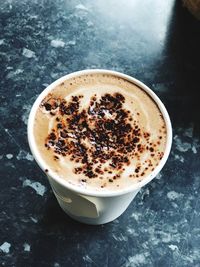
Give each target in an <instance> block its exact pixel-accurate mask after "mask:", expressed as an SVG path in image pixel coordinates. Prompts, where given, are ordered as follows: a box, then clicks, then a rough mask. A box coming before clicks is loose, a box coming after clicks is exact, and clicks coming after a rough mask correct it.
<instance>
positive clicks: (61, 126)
mask: <svg viewBox="0 0 200 267" xmlns="http://www.w3.org/2000/svg"><path fill="white" fill-rule="evenodd" d="M108 91H109V90H108ZM81 98H82V96H72V97H71V100H70V101H68V102H67V101H66V100H65V99H62V98H57V99H55V98H52V97H51V95H50V96H49V98H48V100H45V99H44V101H43V102H42V104H41V107H44V108H45V110H46V111H48V112H49V113H50V114H52V116H55V122H56V124H55V126H54V129H52V130H51V132H50V134H49V135H48V137H47V138H46V139H45V146H46V147H47V149H51V150H52V151H53V152H54V159H55V160H58V159H59V157H58V155H62V156H63V157H66V156H69V158H70V160H71V161H74V162H76V163H79V165H80V167H76V168H75V169H74V173H75V174H78V175H80V174H84V175H85V176H87V177H88V178H89V179H92V178H96V177H98V176H99V174H101V175H103V174H105V172H106V173H107V176H108V181H109V182H111V183H112V182H113V179H114V180H115V179H118V178H120V175H119V173H122V172H123V170H124V169H125V168H124V167H125V166H128V165H129V164H130V159H131V158H134V157H137V159H138V160H139V159H140V153H143V152H144V151H145V150H146V151H149V150H150V153H152V152H156V148H152V146H151V147H149V145H151V143H149V138H150V134H149V133H148V132H144V131H143V130H142V129H141V128H140V125H139V124H138V123H137V121H134V123H133V122H132V124H131V123H130V121H132V120H133V119H132V115H131V112H130V111H129V110H126V109H125V108H124V107H123V103H124V102H125V98H124V96H123V95H122V94H120V93H114V94H108V93H107V94H105V95H103V96H102V97H101V98H100V99H97V97H96V96H93V97H92V98H91V99H90V102H89V107H88V108H87V109H82V110H79V107H80V101H81ZM52 110H53V113H52ZM138 115H139V114H138ZM159 138H160V137H159ZM144 140H145V142H144ZM147 144H148V145H147ZM151 156H152V157H153V156H154V154H151ZM159 157H160V158H162V155H159ZM106 161H108V162H109V167H110V168H106V169H102V166H101V163H105V162H106ZM113 170H115V172H113ZM140 171H141V172H142V173H141V175H142V176H143V175H144V174H145V173H144V168H143V169H142V168H141V166H137V167H136V169H135V173H137V175H136V177H138V175H139V173H140ZM145 171H146V168H145ZM117 173H118V174H117ZM133 173H134V170H133ZM130 177H131V176H130ZM82 181H84V182H86V180H85V179H82ZM103 187H105V184H104V185H103Z"/></svg>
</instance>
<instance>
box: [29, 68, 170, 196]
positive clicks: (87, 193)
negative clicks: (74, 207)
mask: <svg viewBox="0 0 200 267" xmlns="http://www.w3.org/2000/svg"><path fill="white" fill-rule="evenodd" d="M94 73H96V74H98V73H99V74H110V75H114V76H117V77H120V78H123V79H126V80H127V81H130V82H132V83H134V84H135V85H137V86H138V87H140V88H141V89H143V90H144V91H145V92H146V93H147V94H148V95H149V96H150V97H151V98H152V99H153V100H154V101H155V103H156V104H157V106H158V108H159V110H160V111H161V113H162V115H163V118H164V121H165V125H166V131H167V137H166V147H165V151H164V155H163V157H162V159H161V160H160V162H159V164H158V166H156V167H155V169H154V170H153V171H152V172H151V173H150V174H149V175H148V176H147V177H145V178H143V179H142V180H141V181H138V182H136V183H133V184H132V185H131V186H129V187H127V188H124V189H117V190H116V191H112V190H104V189H103V190H102V189H100V190H92V189H91V188H89V189H86V188H83V187H80V186H77V185H73V184H70V183H69V182H68V181H67V180H65V179H63V178H60V177H59V176H58V175H57V174H56V173H55V172H53V171H52V170H51V169H50V168H49V167H48V165H47V164H46V163H45V161H44V160H43V159H42V157H41V155H40V153H39V151H38V149H37V145H36V143H35V138H34V136H33V126H34V119H35V114H36V111H37V109H38V107H39V105H40V103H41V101H42V100H43V99H44V97H45V96H46V95H47V94H48V93H49V92H50V91H51V90H52V89H53V88H54V87H56V86H57V85H59V84H61V83H62V82H63V81H65V80H67V79H70V78H75V77H77V76H80V75H87V74H94ZM27 133H28V143H29V147H30V150H31V152H32V154H33V157H34V159H35V160H36V162H37V164H38V165H39V166H40V168H41V169H42V170H43V171H44V172H45V170H47V169H48V176H50V177H51V178H52V179H54V180H55V181H56V182H57V183H59V184H60V185H62V186H64V187H65V188H66V189H68V190H71V191H73V192H75V193H78V194H81V195H85V196H93V197H112V196H119V195H124V194H128V193H130V192H132V191H135V190H138V189H140V188H141V187H143V186H145V185H146V184H147V183H149V182H150V181H151V180H152V179H153V178H154V177H156V175H157V174H158V173H159V172H160V171H161V169H162V168H163V166H164V165H165V163H166V161H167V159H168V156H169V153H170V150H171V145H172V126H171V121H170V117H169V114H168V112H167V110H166V108H165V106H164V104H163V103H162V101H161V100H160V98H159V97H158V96H157V95H156V94H155V93H154V92H153V91H152V90H151V89H150V88H149V87H148V86H147V85H145V84H144V83H143V82H141V81H139V80H138V79H136V78H134V77H132V76H129V75H127V74H124V73H121V72H118V71H114V70H106V69H86V70H80V71H76V72H73V73H70V74H67V75H64V76H62V77H61V78H59V79H57V80H56V81H54V82H53V83H51V84H50V85H49V86H47V87H46V88H45V89H44V90H43V91H42V92H41V93H40V95H39V96H38V97H37V98H36V100H35V102H34V104H33V106H32V108H31V111H30V114H29V118H28V125H27Z"/></svg>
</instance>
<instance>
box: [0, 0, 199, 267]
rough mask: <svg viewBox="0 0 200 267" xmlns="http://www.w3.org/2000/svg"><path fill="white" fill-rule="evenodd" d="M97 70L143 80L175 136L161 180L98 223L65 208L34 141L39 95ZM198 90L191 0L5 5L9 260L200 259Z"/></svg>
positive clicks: (0, 136)
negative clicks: (31, 128)
mask: <svg viewBox="0 0 200 267" xmlns="http://www.w3.org/2000/svg"><path fill="white" fill-rule="evenodd" d="M184 2H185V5H186V2H190V3H189V4H190V7H191V3H192V2H195V1H191V0H190V1H184ZM196 2H198V1H196ZM195 7H196V6H195ZM193 13H194V12H193ZM197 14H198V12H197ZM197 17H198V15H197ZM89 68H104V69H111V70H117V71H120V72H123V73H125V74H128V75H131V76H133V77H135V78H137V79H139V80H141V81H142V82H144V83H145V84H146V85H147V86H149V87H150V88H151V89H152V90H153V91H154V92H155V93H156V94H157V95H158V96H159V97H160V98H161V100H162V101H163V103H164V104H165V106H166V108H167V110H168V111H169V115H170V117H171V120H172V126H173V134H174V142H173V146H172V152H171V155H170V158H169V160H168V162H167V164H166V165H165V167H164V169H163V171H162V172H161V173H160V174H159V176H158V177H157V178H155V179H154V180H153V181H152V182H151V183H150V184H149V185H147V186H146V187H145V188H144V189H143V190H142V191H141V192H140V193H139V194H138V196H137V198H136V199H135V200H134V202H133V203H132V204H131V206H130V207H129V208H128V210H127V211H126V212H125V213H124V214H123V215H122V216H121V217H120V218H118V219H117V220H115V221H114V222H112V223H110V224H107V225H102V226H98V227H91V226H86V225H82V224H79V223H77V222H74V221H72V220H71V219H70V218H68V217H67V216H66V215H65V214H64V213H63V212H62V211H61V210H60V208H59V207H58V205H57V203H56V200H55V198H54V196H53V193H52V191H51V189H50V187H49V185H48V182H47V180H46V178H45V176H44V175H43V174H42V172H41V171H40V170H39V168H38V167H37V165H36V163H35V162H34V160H33V157H32V155H31V154H30V151H29V148H28V143H27V137H26V136H27V132H26V127H27V119H28V114H29V111H30V108H31V106H32V104H33V102H34V100H35V99H36V97H37V96H38V95H39V94H40V92H41V91H42V90H43V89H44V88H45V87H46V86H47V85H48V84H50V83H51V82H53V81H54V80H55V79H57V78H59V77H61V76H63V75H65V74H67V73H70V72H74V71H77V70H82V69H89ZM199 92H200V21H199V20H198V19H197V18H195V17H194V16H193V15H192V14H191V13H190V12H189V11H188V9H187V8H186V6H184V5H183V2H182V1H175V0H166V1H159V0H147V1H139V0H129V1H127V0H126V1H125V0H118V1H114V0H107V1H105V0H96V1H92V0H85V1H80V0H40V1H39V0H32V1H28V0H20V1H17V0H4V1H3V0H0V116H1V117H0V119H1V120H0V140H1V142H0V225H1V227H0V266H20V267H21V266H22V267H23V266H36V267H37V266H39V267H40V266H53V267H62V266H111V267H112V266H116V267H118V266H122V267H128V266H134V267H135V266H136V267H137V266H142V267H143V266H148V267H149V266H158V267H160V266H164V267H165V266H170V267H171V266H180V267H184V266H186V267H188V266H189V267H190V266H191V267H194V266H195V267H197V266H200V253H199V243H200V215H199V214H200V202H199V188H200V186H199V178H200V164H199V161H200V151H199V150H200V149H199V148H200V104H199Z"/></svg>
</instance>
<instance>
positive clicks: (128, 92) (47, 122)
mask: <svg viewBox="0 0 200 267" xmlns="http://www.w3.org/2000/svg"><path fill="white" fill-rule="evenodd" d="M116 93H119V94H121V95H122V96H123V97H124V99H125V100H124V102H123V104H122V108H123V110H125V111H127V112H129V113H128V114H129V115H128V116H129V118H131V119H132V121H131V120H129V121H128V122H127V123H128V124H130V125H131V127H132V128H134V127H135V126H136V125H137V127H139V129H140V130H141V134H140V136H139V140H140V141H139V143H138V144H139V145H140V147H138V144H137V145H135V150H132V151H131V153H129V152H127V153H126V152H125V154H127V157H128V160H129V163H128V164H126V163H123V164H122V165H123V166H122V168H121V169H117V168H114V167H111V165H112V163H113V159H112V157H111V158H109V159H107V160H106V161H105V162H103V163H100V157H99V158H97V159H95V160H97V163H95V162H94V161H95V160H94V159H92V158H91V159H90V158H89V160H90V162H91V161H93V167H92V168H93V169H92V171H94V170H95V168H99V166H100V165H101V167H100V171H101V172H103V174H102V173H96V172H95V175H96V176H95V177H92V178H91V177H88V175H87V174H84V173H83V172H79V173H76V172H75V169H77V168H81V166H82V165H83V164H82V163H81V162H80V161H79V162H76V158H75V159H73V160H72V159H71V158H72V155H68V154H67V153H66V155H65V156H63V155H62V154H56V157H57V158H56V159H55V157H54V156H55V151H54V150H55V149H54V147H50V148H48V149H47V147H45V142H46V140H47V139H48V135H50V133H51V132H52V130H53V129H56V125H57V123H58V122H57V119H58V116H59V118H60V117H62V119H63V120H66V118H68V117H67V115H66V116H65V115H63V116H62V115H61V114H60V113H59V112H60V111H59V106H58V107H57V108H56V109H54V110H52V111H47V110H46V109H45V108H44V103H45V101H47V99H49V98H54V99H62V100H65V101H66V102H67V103H70V101H72V97H75V96H77V97H80V96H81V98H79V108H78V114H80V113H81V112H83V110H88V108H89V107H90V108H91V111H92V106H91V104H90V103H91V99H92V98H93V97H94V96H95V98H96V102H99V101H101V99H102V97H104V96H105V95H106V94H109V95H111V96H114V95H115V94H116ZM59 101H60V100H59ZM93 102H95V101H93ZM50 112H51V113H53V114H54V113H55V114H54V115H52V114H50ZM103 113H104V115H103V118H104V120H108V121H114V120H115V119H116V113H115V112H113V113H111V112H110V111H109V109H104V110H103ZM88 118H90V119H91V121H90V125H89V127H90V128H91V129H92V131H95V127H96V124H95V123H96V121H98V120H99V119H102V118H99V117H98V116H96V115H95V116H93V117H92V115H91V116H90V115H89V117H88ZM64 125H65V127H66V130H67V131H68V137H67V138H68V141H69V140H74V138H76V134H75V133H73V131H71V130H70V131H69V127H68V126H67V123H66V122H65V124H64ZM133 131H134V129H133ZM108 133H109V131H108ZM125 134H126V133H125ZM148 134H149V136H148ZM34 136H35V140H36V143H37V147H38V150H39V152H40V154H41V156H42V157H43V159H44V160H45V162H46V163H47V165H48V166H49V169H51V170H52V171H54V172H56V173H57V174H58V175H59V176H60V177H61V179H65V180H67V181H68V182H69V183H71V184H74V185H77V186H81V187H85V188H92V189H95V190H119V189H122V188H125V187H128V186H130V185H131V184H133V183H136V182H138V181H140V180H142V179H144V178H145V177H146V176H148V175H149V174H150V173H151V172H152V171H153V170H154V169H155V168H156V166H157V165H158V164H159V161H160V160H161V158H162V155H163V153H164V150H165V145H166V127H165V123H164V120H163V117H162V115H161V112H160V110H159V108H158V106H157V105H156V103H155V102H154V101H153V100H152V99H151V97H149V96H148V95H147V94H146V92H144V91H143V90H142V89H141V88H139V87H138V86H136V85H135V84H133V83H131V82H129V81H126V80H124V79H121V78H118V77H115V76H112V75H103V74H93V75H83V76H80V77H78V78H76V79H70V80H67V81H65V82H64V83H62V84H60V85H59V86H57V87H56V88H54V89H53V90H52V92H51V95H48V96H47V97H46V98H45V99H44V100H43V104H41V105H40V108H38V111H37V114H36V119H35V125H34ZM113 137H116V136H115V133H114V132H113ZM50 141H51V140H50ZM68 141H67V142H68ZM109 141H112V135H110V133H109ZM131 142H132V141H131ZM81 144H83V145H84V147H85V148H86V149H87V151H89V150H91V151H95V149H96V147H95V145H96V144H95V141H94V140H92V139H88V138H86V139H85V140H82V141H81ZM53 149H54V150H53ZM109 149H111V148H109V147H106V146H105V147H104V146H102V152H101V153H105V152H106V153H107V150H109ZM115 150H116V151H117V149H115ZM116 151H114V152H113V153H118V152H116ZM108 153H109V152H108ZM90 154H91V155H92V153H90ZM90 154H89V152H88V155H89V156H91V155H90ZM125 154H123V155H122V156H123V157H125V156H126V155H125ZM117 155H118V154H117ZM119 155H120V154H119ZM88 166H90V165H88ZM105 170H106V171H105ZM109 172H112V173H109ZM113 177H115V179H114V178H113ZM111 180H112V181H111Z"/></svg>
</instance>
